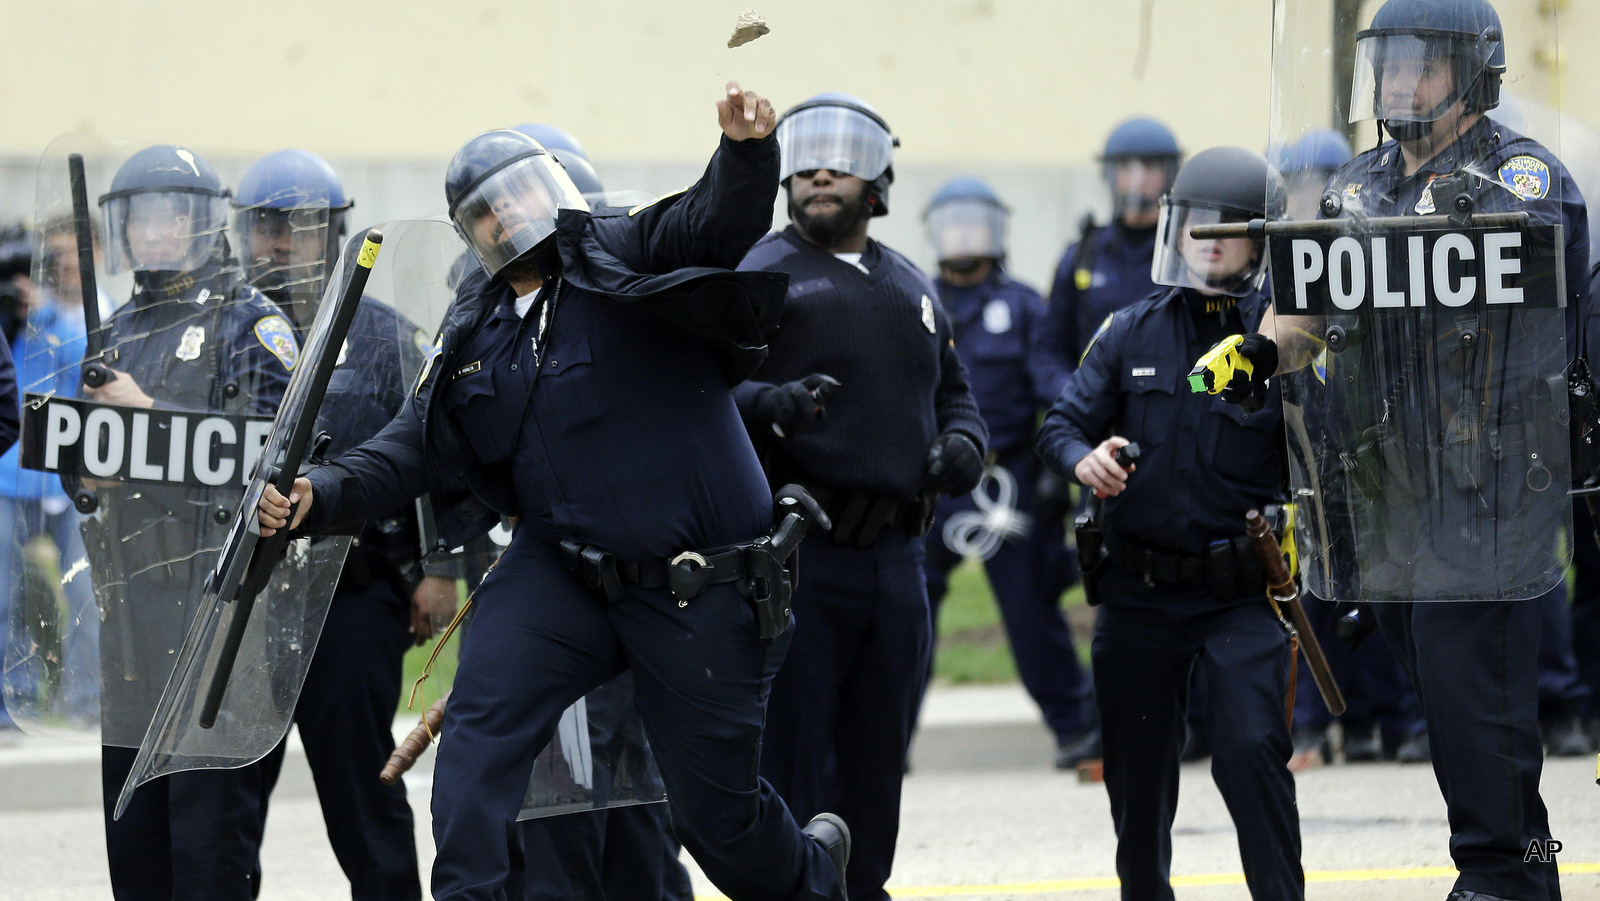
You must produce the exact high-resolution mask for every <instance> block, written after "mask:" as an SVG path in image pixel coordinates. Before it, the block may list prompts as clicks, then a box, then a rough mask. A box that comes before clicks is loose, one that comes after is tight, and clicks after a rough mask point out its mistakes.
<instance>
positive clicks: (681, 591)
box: [561, 540, 750, 607]
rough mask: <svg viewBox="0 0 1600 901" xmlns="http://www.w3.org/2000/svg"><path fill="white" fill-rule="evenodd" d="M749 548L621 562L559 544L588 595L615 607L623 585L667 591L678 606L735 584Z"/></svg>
mask: <svg viewBox="0 0 1600 901" xmlns="http://www.w3.org/2000/svg"><path fill="white" fill-rule="evenodd" d="M749 549H750V545H743V546H739V547H732V548H727V549H724V550H721V551H706V552H704V553H701V552H697V551H684V552H683V553H681V554H678V555H677V556H675V557H673V558H672V559H671V560H645V561H642V562H635V561H632V560H621V559H618V558H617V557H616V555H614V554H612V553H611V552H609V551H607V550H604V549H602V548H598V547H595V546H594V545H592V544H584V543H582V542H579V541H570V540H569V541H563V542H561V557H562V559H563V560H564V561H566V564H567V568H568V569H570V570H572V571H573V572H574V573H577V574H578V576H579V578H581V579H583V583H584V585H586V586H588V587H589V589H590V590H591V591H594V592H595V593H597V594H599V595H600V596H602V597H604V598H605V599H606V600H607V601H610V602H611V603H613V604H615V603H617V602H618V601H621V600H622V599H623V597H624V594H623V591H622V585H623V583H624V582H626V583H627V584H629V585H636V586H638V587H640V588H651V589H653V588H666V589H670V590H671V591H672V596H673V597H674V598H676V599H677V601H678V606H680V607H682V606H685V605H687V604H688V603H689V601H691V600H693V599H694V597H695V596H696V595H698V594H700V592H702V591H704V590H705V589H706V587H707V586H708V585H721V584H723V583H726V582H738V581H741V580H743V579H744V578H745V575H746V574H747V571H748V567H747V566H746V565H745V555H746V552H747V551H748V550H749Z"/></svg>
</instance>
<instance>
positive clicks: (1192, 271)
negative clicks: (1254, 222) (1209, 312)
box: [1150, 199, 1267, 297]
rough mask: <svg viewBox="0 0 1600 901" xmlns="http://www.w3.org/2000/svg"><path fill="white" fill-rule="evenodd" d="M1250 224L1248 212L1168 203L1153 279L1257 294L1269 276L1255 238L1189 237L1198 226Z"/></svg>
mask: <svg viewBox="0 0 1600 901" xmlns="http://www.w3.org/2000/svg"><path fill="white" fill-rule="evenodd" d="M1249 219H1250V216H1249V215H1247V214H1245V213H1242V212H1236V211H1232V210H1228V211H1224V210H1219V209H1215V208H1211V207H1203V206H1195V205H1192V204H1189V203H1185V202H1183V201H1172V200H1170V199H1163V200H1162V202H1161V221H1160V223H1159V224H1158V225H1157V227H1156V253H1155V257H1154V258H1153V259H1152V261H1151V264H1150V280H1151V281H1153V282H1155V283H1156V284H1158V285H1171V286H1172V287H1174V288H1196V289H1198V290H1201V291H1208V292H1212V293H1216V294H1228V295H1232V296H1234V297H1243V296H1245V295H1246V294H1249V293H1251V292H1253V291H1255V290H1257V289H1258V288H1260V287H1261V281H1262V279H1263V277H1264V276H1265V275H1266V272H1267V261H1266V254H1265V253H1264V252H1263V250H1262V247H1261V244H1260V243H1259V242H1257V241H1254V240H1252V239H1250V238H1223V239H1221V240H1217V239H1211V238H1207V239H1200V238H1195V237H1192V236H1191V235H1190V234H1189V230H1190V229H1191V228H1194V227H1195V226H1197V225H1216V224H1219V223H1223V222H1245V221H1248V220H1249Z"/></svg>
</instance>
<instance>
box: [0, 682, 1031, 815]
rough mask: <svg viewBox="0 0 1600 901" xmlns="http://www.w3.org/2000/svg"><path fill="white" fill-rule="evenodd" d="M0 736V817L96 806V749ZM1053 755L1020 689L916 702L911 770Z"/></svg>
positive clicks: (956, 691)
mask: <svg viewBox="0 0 1600 901" xmlns="http://www.w3.org/2000/svg"><path fill="white" fill-rule="evenodd" d="M417 720H418V716H417V715H416V714H412V713H406V714H405V715H403V716H400V717H396V718H395V721H394V733H395V736H396V738H403V737H405V736H406V735H407V734H408V733H409V732H410V731H411V729H412V727H414V726H415V725H416V724H417ZM0 735H4V736H5V738H4V739H0V812H10V811H22V810H53V809H63V808H82V807H97V806H99V805H100V803H101V798H100V790H101V787H100V747H99V745H96V744H92V743H84V742H73V741H67V740H64V739H59V738H43V737H38V736H33V735H27V734H19V733H16V732H6V733H0ZM1054 750H1055V744H1054V742H1053V740H1052V739H1051V737H1050V733H1049V731H1048V730H1047V729H1045V727H1044V726H1043V725H1042V724H1041V723H1040V720H1039V711H1038V708H1037V707H1035V706H1034V705H1033V702H1032V700H1030V699H1029V698H1028V696H1027V694H1026V693H1025V692H1024V691H1023V690H1022V687H1021V686H1020V685H983V686H958V687H936V688H934V689H933V690H931V691H930V692H929V693H928V697H927V699H926V701H925V703H924V705H923V711H922V721H921V727H920V729H919V730H918V733H917V737H916V739H915V741H914V743H913V745H912V750H911V772H912V773H921V772H928V773H932V772H952V771H964V770H1019V769H1022V770H1033V769H1037V770H1049V769H1050V767H1051V758H1052V756H1053V754H1054ZM373 775H374V777H376V775H377V774H376V773H374V774H373ZM432 780H433V754H432V753H429V754H427V755H425V756H424V757H423V759H422V760H421V761H420V762H419V763H418V765H417V768H416V769H415V770H413V771H412V772H411V773H410V774H408V775H407V776H406V783H407V785H408V786H409V787H410V788H411V789H412V791H413V792H421V793H424V794H425V793H426V792H427V790H428V786H429V785H430V784H431V783H432ZM315 795H316V788H315V786H314V785H313V784H312V782H311V776H310V771H309V770H308V769H307V767H306V765H305V748H304V746H302V745H301V743H300V736H299V733H298V732H293V731H291V732H290V735H289V748H288V754H287V757H286V759H285V761H284V767H283V775H282V777H281V778H280V780H279V783H278V788H277V789H276V791H274V793H273V797H274V798H311V797H315Z"/></svg>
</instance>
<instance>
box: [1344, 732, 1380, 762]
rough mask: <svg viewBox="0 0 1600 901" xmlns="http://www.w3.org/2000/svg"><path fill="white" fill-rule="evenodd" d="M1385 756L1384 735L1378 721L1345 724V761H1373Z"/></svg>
mask: <svg viewBox="0 0 1600 901" xmlns="http://www.w3.org/2000/svg"><path fill="white" fill-rule="evenodd" d="M1382 758H1383V735H1382V733H1380V732H1379V731H1378V724H1377V723H1350V722H1347V723H1345V724H1344V762H1345V763H1372V762H1373V761H1375V760H1380V759H1382Z"/></svg>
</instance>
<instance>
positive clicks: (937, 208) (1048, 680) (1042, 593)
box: [923, 178, 1095, 768]
mask: <svg viewBox="0 0 1600 901" xmlns="http://www.w3.org/2000/svg"><path fill="white" fill-rule="evenodd" d="M1009 220H1010V212H1009V211H1008V210H1007V209H1006V207H1005V205H1004V204H1003V203H1001V202H1000V198H999V197H998V196H997V195H996V194H995V193H994V191H993V189H991V188H990V187H989V186H988V185H986V184H984V183H983V182H981V181H979V180H977V179H973V178H957V179H954V180H952V181H949V182H947V183H946V184H945V185H944V186H943V187H941V188H940V189H939V190H938V192H937V193H935V194H934V196H933V200H932V202H931V203H929V205H928V210H927V212H926V213H925V214H924V215H923V221H924V223H925V224H926V226H927V232H928V240H929V242H930V243H931V244H932V245H933V247H934V250H935V252H936V254H937V256H938V260H939V274H938V279H937V281H936V285H937V287H938V289H939V301H940V303H941V304H943V306H944V309H945V312H947V313H948V314H949V316H950V325H951V328H952V329H953V331H954V332H955V342H956V353H957V354H958V355H959V356H960V358H961V362H962V364H963V365H965V366H966V368H967V372H968V374H969V377H970V379H971V382H972V395H973V398H974V399H976V400H977V402H978V408H979V409H980V410H982V411H983V419H984V423H985V425H987V426H988V429H989V448H990V455H991V458H992V460H993V462H992V463H991V464H990V467H989V470H988V477H987V478H988V480H989V482H990V483H992V486H993V487H989V488H984V487H982V486H980V490H979V491H975V492H973V494H972V495H971V496H969V497H962V498H945V499H943V500H941V501H940V502H939V506H938V507H937V508H936V510H935V513H934V520H933V528H932V529H931V530H930V531H929V533H928V539H927V546H928V562H927V574H928V601H929V603H930V604H931V606H932V610H933V622H934V624H935V627H937V624H938V622H939V617H938V610H939V603H940V601H942V600H943V599H944V594H945V589H946V587H947V579H948V577H949V574H950V570H951V569H953V568H954V567H955V566H956V564H958V563H960V562H961V559H962V557H963V556H969V555H973V556H979V557H981V558H982V559H983V561H984V572H985V573H986V574H987V575H988V577H989V586H990V588H991V589H993V591H994V596H995V600H996V602H998V604H999V606H1000V617H1001V620H1002V622H1004V624H1005V628H1006V638H1007V640H1008V641H1009V642H1010V644H1011V653H1012V655H1013V656H1014V657H1015V658H1016V663H1017V672H1018V674H1019V675H1020V676H1021V677H1022V684H1023V686H1024V687H1026V688H1027V690H1028V694H1029V695H1030V696H1031V697H1032V698H1033V700H1034V702H1035V703H1037V704H1038V705H1039V709H1040V710H1041V711H1043V713H1044V719H1045V723H1046V724H1047V725H1048V726H1049V727H1050V731H1051V734H1052V735H1054V736H1055V739H1056V746H1057V748H1058V749H1059V750H1058V752H1057V756H1056V765H1057V766H1058V767H1060V768H1068V767H1071V766H1073V765H1074V764H1076V763H1077V762H1078V761H1077V759H1075V758H1076V755H1077V754H1079V753H1081V751H1076V752H1075V751H1074V750H1073V746H1074V745H1075V744H1078V743H1080V742H1082V741H1083V740H1084V737H1085V736H1086V735H1089V734H1091V733H1092V732H1093V731H1094V720H1095V715H1094V710H1093V707H1092V705H1091V704H1090V701H1089V684H1088V679H1087V678H1085V676H1084V673H1083V669H1082V667H1081V666H1079V664H1078V655H1077V652H1076V651H1074V650H1073V646H1072V629H1071V626H1070V625H1068V623H1067V620H1066V617H1064V616H1062V615H1061V570H1062V566H1063V561H1062V557H1063V556H1064V550H1065V547H1064V541H1065V536H1064V535H1063V528H1062V520H1061V518H1060V517H1056V518H1055V519H1054V521H1050V520H1045V521H1038V520H1035V519H1034V518H1033V513H1034V484H1035V482H1036V481H1037V479H1038V475H1039V457H1038V455H1037V454H1035V453H1034V450H1033V437H1034V429H1035V424H1036V423H1037V421H1038V412H1039V409H1040V408H1041V407H1048V406H1049V404H1050V402H1051V401H1053V400H1054V399H1055V398H1054V397H1053V396H1045V393H1044V386H1045V385H1047V384H1049V368H1048V364H1047V363H1046V361H1045V358H1044V354H1043V352H1042V351H1041V350H1040V348H1039V341H1040V332H1041V330H1042V328H1043V325H1044V322H1043V320H1044V302H1043V301H1042V300H1040V298H1039V294H1038V292H1036V291H1034V290H1033V289H1032V288H1030V287H1028V286H1027V285H1025V284H1023V283H1021V282H1019V281H1016V280H1014V279H1012V278H1011V276H1010V275H1009V274H1008V273H1007V271H1006V269H1005V258H1006V229H1007V224H1008V222H1009ZM980 494H982V495H983V497H982V500H981V501H980V500H979V495H980ZM952 523H953V525H952Z"/></svg>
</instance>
